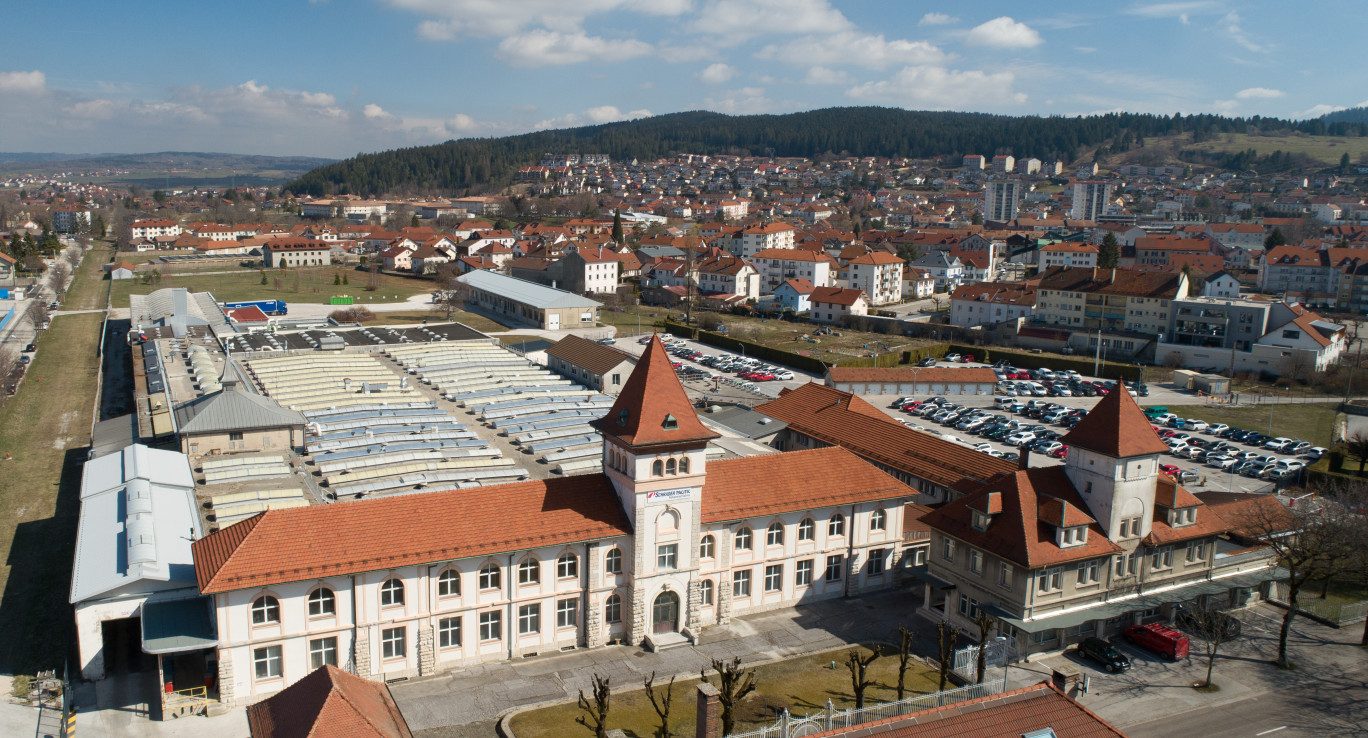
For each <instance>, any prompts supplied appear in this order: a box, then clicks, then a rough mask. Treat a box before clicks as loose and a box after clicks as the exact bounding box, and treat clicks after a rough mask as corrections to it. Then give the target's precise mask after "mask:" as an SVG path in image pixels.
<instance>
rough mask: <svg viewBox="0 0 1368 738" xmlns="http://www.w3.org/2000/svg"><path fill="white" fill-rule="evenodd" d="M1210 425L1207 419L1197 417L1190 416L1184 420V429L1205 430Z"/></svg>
mask: <svg viewBox="0 0 1368 738" xmlns="http://www.w3.org/2000/svg"><path fill="white" fill-rule="evenodd" d="M1208 427H1209V426H1207V422H1206V421H1205V420H1197V419H1196V418H1189V419H1187V420H1184V421H1183V430H1190V431H1204V430H1206V429H1207V428H1208Z"/></svg>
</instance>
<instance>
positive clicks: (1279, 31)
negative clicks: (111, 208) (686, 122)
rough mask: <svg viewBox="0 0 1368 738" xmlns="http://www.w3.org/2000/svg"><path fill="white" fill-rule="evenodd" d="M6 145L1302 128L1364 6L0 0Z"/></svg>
mask: <svg viewBox="0 0 1368 738" xmlns="http://www.w3.org/2000/svg"><path fill="white" fill-rule="evenodd" d="M0 7H4V8H5V9H4V12H3V17H4V24H3V27H4V29H5V33H4V39H5V42H4V46H5V49H6V52H7V53H5V54H3V55H0V151H37V152H49V151H50V152H63V153H87V152H88V153H143V152H155V151H218V152H230V153H240V154H272V155H300V156H323V157H332V158H344V157H348V156H352V155H354V154H356V153H360V152H368V151H382V150H386V149H392V148H397V147H404V146H416V145H425V144H431V143H438V142H441V141H445V140H449V139H452V138H467V137H483V136H502V135H507V134H513V133H523V132H527V131H534V130H542V129H548V128H564V127H571V126H577V125H590V124H596V123H605V122H611V121H617V120H626V119H631V118H639V117H644V116H650V115H660V114H663V113H672V112H679V111H686V110H712V111H717V112H721V113H731V114H747V113H787V112H796V111H802V110H812V109H817V108H827V107H838V106H849V105H879V106H888V107H901V108H906V109H909V110H961V111H976V112H989V113H1000V114H1008V115H1086V114H1092V113H1102V112H1108V111H1121V110H1124V111H1131V112H1148V113H1163V114H1172V113H1176V112H1181V113H1184V114H1190V113H1198V112H1209V113H1222V114H1227V115H1240V116H1245V115H1255V114H1258V115H1266V116H1275V117H1280V118H1305V117H1314V116H1317V115H1320V114H1322V113H1325V112H1328V111H1331V110H1336V109H1341V108H1345V107H1353V106H1359V105H1364V104H1365V103H1368V100H1365V99H1364V98H1366V97H1368V69H1365V67H1364V65H1362V64H1357V63H1354V62H1353V61H1352V53H1350V51H1348V50H1352V49H1356V48H1358V47H1359V46H1360V45H1361V41H1362V37H1361V33H1360V32H1361V31H1362V30H1363V28H1364V27H1365V24H1364V20H1365V8H1364V6H1363V5H1362V4H1361V3H1360V2H1358V1H1357V0H1340V1H1334V0H1324V1H1321V0H1301V1H1299V2H1286V0H1277V1H1276V2H1269V1H1264V0H1250V1H1247V2H1236V1H1234V0H1191V1H1180V2H1143V1H1136V0H1117V1H1116V2H1097V1H1096V0H1089V1H1088V2H1072V1H1070V0H1057V1H1056V2H1050V3H1043V2H1025V3H1023V2H1000V1H998V0H979V1H976V2H971V3H964V2H948V1H947V0H935V1H933V2H921V1H920V0H856V1H853V2H837V1H835V0H239V1H238V2H227V3H222V2H198V1H196V2H172V3H167V2H152V1H150V0H133V1H132V2H130V3H111V2H107V0H48V1H47V2H21V1H20V0H8V2H6V3H4V4H3V5H0Z"/></svg>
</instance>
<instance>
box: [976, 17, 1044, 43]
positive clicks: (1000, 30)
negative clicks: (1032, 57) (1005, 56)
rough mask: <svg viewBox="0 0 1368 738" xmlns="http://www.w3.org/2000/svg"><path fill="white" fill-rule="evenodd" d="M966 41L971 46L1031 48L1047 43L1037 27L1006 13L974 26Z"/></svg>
mask: <svg viewBox="0 0 1368 738" xmlns="http://www.w3.org/2000/svg"><path fill="white" fill-rule="evenodd" d="M964 43H966V44H969V45H970V46H996V47H999V48H1003V49H1029V48H1032V47H1035V46H1039V45H1041V44H1043V43H1045V40H1044V39H1042V38H1041V37H1040V34H1039V33H1036V31H1035V29H1033V28H1031V27H1030V26H1028V25H1026V24H1025V23H1021V22H1019V21H1015V20H1012V19H1011V18H1010V17H1008V16H1005V15H1004V16H1000V17H998V18H994V19H992V20H990V21H988V22H986V23H982V24H980V25H977V26H974V27H973V28H972V29H970V31H969V34H968V35H967V36H965V37H964Z"/></svg>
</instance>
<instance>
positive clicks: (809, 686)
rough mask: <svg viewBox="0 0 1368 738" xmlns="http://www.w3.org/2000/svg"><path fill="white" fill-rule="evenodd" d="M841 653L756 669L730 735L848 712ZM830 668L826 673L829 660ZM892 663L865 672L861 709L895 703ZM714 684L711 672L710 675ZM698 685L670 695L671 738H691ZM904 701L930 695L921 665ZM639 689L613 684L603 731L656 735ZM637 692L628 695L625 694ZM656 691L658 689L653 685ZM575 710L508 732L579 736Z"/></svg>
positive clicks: (930, 681) (558, 710) (683, 684)
mask: <svg viewBox="0 0 1368 738" xmlns="http://www.w3.org/2000/svg"><path fill="white" fill-rule="evenodd" d="M845 654H846V652H845V651H835V652H828V653H825V654H817V655H814V656H806V657H803V658H798V659H791V660H788V661H782V662H779V663H775V664H769V665H766V666H761V667H758V668H757V669H756V673H757V676H758V678H759V687H758V688H757V689H756V691H755V693H753V694H752V695H751V696H750V697H747V698H746V699H745V701H744V702H742V704H741V706H740V707H739V708H738V710H737V721H736V730H737V731H744V730H753V729H755V728H759V727H760V726H762V725H768V724H769V723H772V722H773V721H774V719H775V716H776V715H777V714H778V713H779V711H780V710H781V709H784V708H787V709H788V710H789V712H790V713H796V714H799V715H802V714H807V713H811V712H816V711H817V710H820V709H822V708H823V707H825V706H826V702H827V700H828V699H830V700H831V701H832V703H833V704H834V705H835V706H836V707H837V708H841V709H843V708H848V707H852V706H854V703H855V699H854V695H853V694H852V693H851V690H850V672H849V671H848V670H847V669H846V667H845V665H844V663H845V661H844V660H845ZM833 659H834V660H835V661H836V668H835V669H831V668H829V664H830V663H831V661H832V660H833ZM897 671H898V658H897V656H896V655H892V656H884V657H883V658H880V659H878V660H877V661H875V662H874V663H873V664H871V665H870V667H869V676H870V677H871V678H873V680H874V681H875V682H876V683H875V684H874V685H873V686H871V687H869V688H868V689H867V690H866V691H865V701H866V702H865V704H866V705H869V704H873V703H876V702H891V701H893V700H894V699H895V698H896V697H897V693H896V691H895V687H896V686H897V683H898V675H897ZM711 676H712V677H713V681H714V683H716V678H717V675H716V672H713V673H711ZM697 684H698V679H696V678H695V679H688V680H680V681H677V682H675V685H674V689H673V690H671V692H670V694H671V695H672V697H673V703H672V708H671V711H670V728H671V731H672V733H673V734H674V735H678V736H690V735H693V734H694V729H695V721H694V695H695V694H696V693H697V690H696V686H697ZM906 684H907V686H908V692H907V694H908V696H913V695H917V694H925V693H929V692H934V691H935V690H936V672H935V671H934V670H932V669H930V668H929V667H927V666H925V665H923V664H922V663H921V662H918V661H913V662H912V663H911V664H909V665H908V669H907V680H906ZM640 686H641V685H640V683H636V684H626V685H624V684H616V685H614V687H615V691H614V692H613V696H612V702H611V709H610V711H609V713H608V729H609V730H613V729H619V730H622V731H623V732H624V733H626V734H627V735H629V736H635V737H636V738H647V736H653V735H655V734H656V728H657V727H658V725H659V718H657V717H656V713H655V711H654V710H653V709H652V708H651V703H650V701H649V700H648V699H647V697H646V693H645V691H644V690H642V689H639V687H640ZM631 688H637V689H636V691H633V692H628V691H625V690H627V689H631ZM656 688H657V690H660V689H662V688H663V685H661V684H660V683H659V681H658V682H657V683H656ZM579 714H581V713H580V710H579V708H578V707H577V706H576V705H575V704H574V703H568V704H564V705H556V706H554V707H547V708H543V709H541V710H532V711H529V712H524V713H521V714H519V715H517V716H516V717H514V718H513V721H512V728H513V732H514V733H515V734H516V735H517V736H518V738H558V737H559V736H565V735H576V734H580V735H583V734H585V731H584V730H583V729H582V728H580V727H579V726H578V725H576V724H575V716H576V715H579Z"/></svg>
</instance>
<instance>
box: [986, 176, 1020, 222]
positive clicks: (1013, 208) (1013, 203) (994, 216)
mask: <svg viewBox="0 0 1368 738" xmlns="http://www.w3.org/2000/svg"><path fill="white" fill-rule="evenodd" d="M1020 204H1021V183H1020V182H1018V181H1017V180H1014V179H994V180H990V181H989V182H988V184H987V185H985V186H984V188H983V219H984V220H992V221H997V222H1000V223H1006V222H1007V221H1010V220H1015V219H1016V216H1017V207H1018V206H1019V205H1020Z"/></svg>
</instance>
